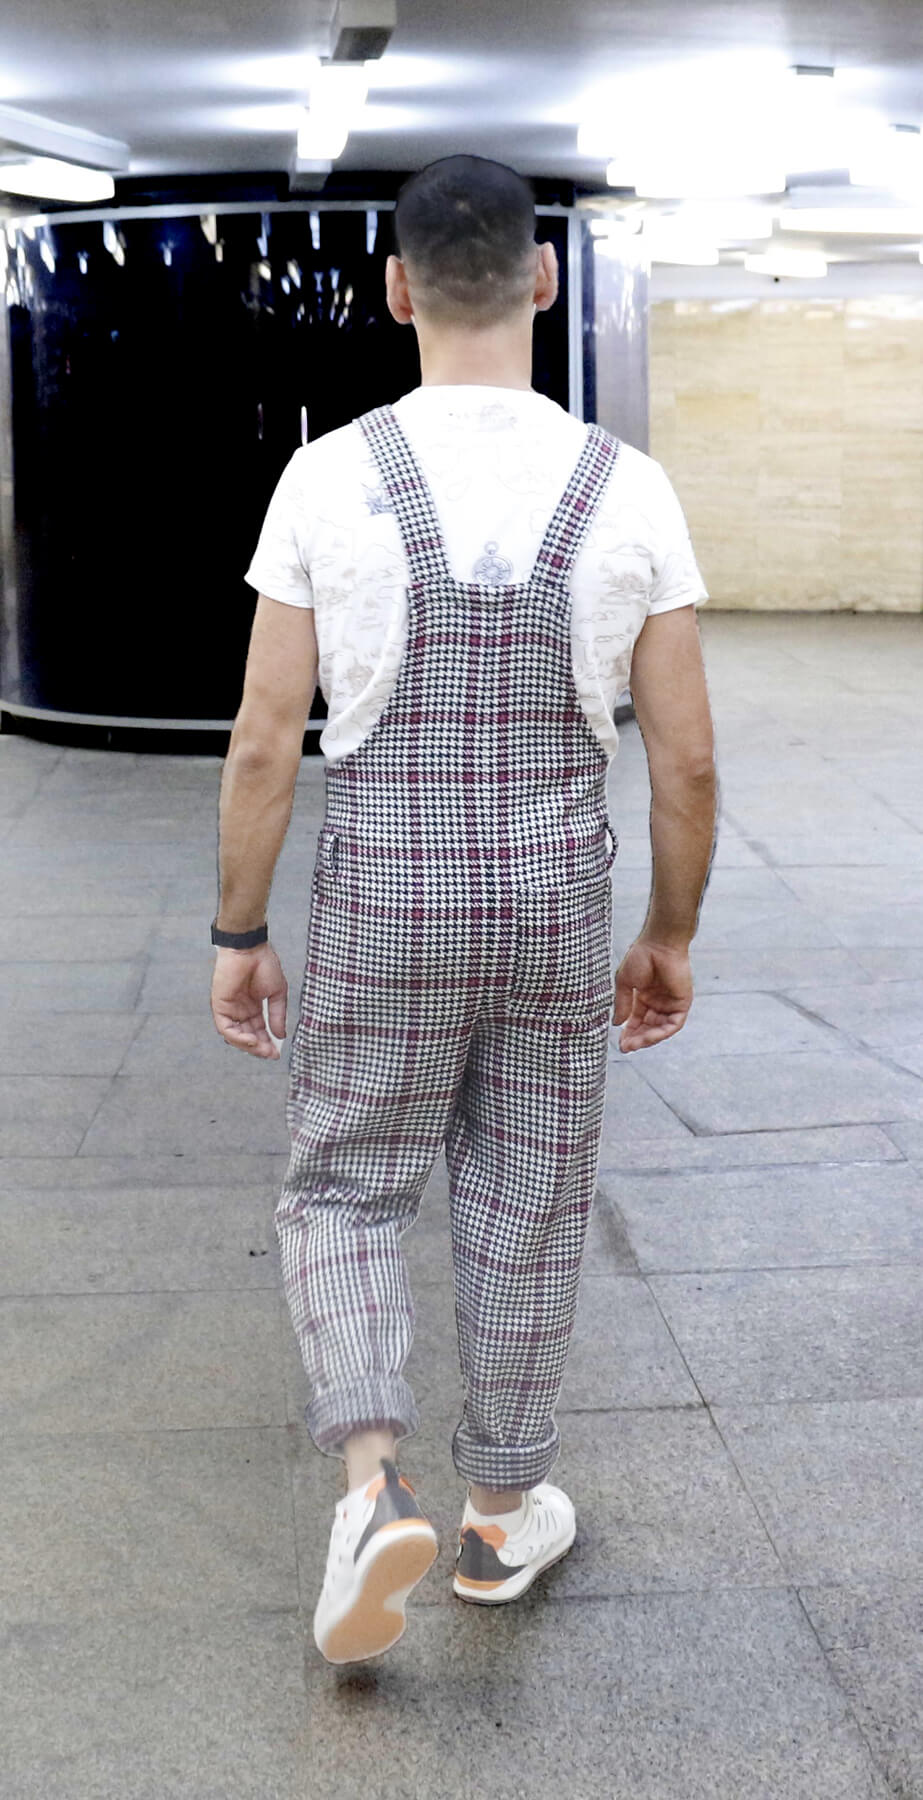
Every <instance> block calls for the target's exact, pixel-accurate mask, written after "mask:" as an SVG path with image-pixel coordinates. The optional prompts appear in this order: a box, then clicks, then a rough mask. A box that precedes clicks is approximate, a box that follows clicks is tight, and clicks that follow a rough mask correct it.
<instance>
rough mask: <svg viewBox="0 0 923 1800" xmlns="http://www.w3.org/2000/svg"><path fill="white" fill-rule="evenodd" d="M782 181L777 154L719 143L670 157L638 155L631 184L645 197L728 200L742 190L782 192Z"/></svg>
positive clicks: (783, 172) (783, 188)
mask: <svg viewBox="0 0 923 1800" xmlns="http://www.w3.org/2000/svg"><path fill="white" fill-rule="evenodd" d="M785 181H786V175H785V169H784V166H783V164H782V162H781V161H780V159H779V157H778V155H776V154H772V153H767V154H760V153H756V154H754V153H753V152H752V151H749V150H748V149H747V146H746V145H743V146H741V148H740V151H739V152H738V151H737V150H736V149H735V148H733V147H732V146H730V145H722V146H720V148H716V149H715V150H714V151H713V152H711V153H709V152H708V150H707V149H706V150H705V152H704V153H703V151H702V150H701V148H700V147H699V146H698V145H696V146H695V147H694V148H691V149H690V151H689V154H688V155H676V156H675V157H674V158H673V159H672V160H668V159H666V158H664V159H663V160H662V161H660V162H655V161H654V160H653V159H651V160H648V161H641V160H640V159H639V162H638V166H637V168H636V171H635V179H634V183H633V186H634V190H635V193H636V194H641V195H643V197H644V199H645V200H683V199H689V200H712V199H714V200H721V199H728V200H731V199H734V198H735V196H737V195H741V194H781V193H784V191H785Z"/></svg>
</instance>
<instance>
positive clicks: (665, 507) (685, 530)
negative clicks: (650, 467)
mask: <svg viewBox="0 0 923 1800" xmlns="http://www.w3.org/2000/svg"><path fill="white" fill-rule="evenodd" d="M654 471H655V472H656V473H655V477H654V498H653V503H652V506H651V513H652V524H653V526H654V542H653V545H652V553H651V566H652V569H653V577H654V579H653V582H652V585H651V592H650V602H649V606H648V613H658V612H670V611H672V609H673V607H674V606H689V605H690V604H691V605H694V606H701V605H702V602H703V601H704V600H707V599H708V597H709V596H708V589H707V588H706V586H705V583H704V581H703V580H702V575H701V571H700V569H699V565H698V563H697V562H696V559H695V551H694V550H693V548H692V539H691V538H690V536H689V527H688V525H687V524H686V516H685V513H684V512H683V509H682V507H681V505H680V503H679V499H678V496H677V494H676V490H675V488H674V487H673V484H672V482H671V480H670V478H669V476H668V474H667V472H666V470H665V468H664V467H663V465H662V463H659V462H655V463H654Z"/></svg>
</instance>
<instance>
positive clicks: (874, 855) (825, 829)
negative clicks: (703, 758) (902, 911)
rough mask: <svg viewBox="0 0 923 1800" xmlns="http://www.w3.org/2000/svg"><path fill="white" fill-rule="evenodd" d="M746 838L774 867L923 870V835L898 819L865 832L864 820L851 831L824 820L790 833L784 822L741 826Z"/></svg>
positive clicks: (783, 871)
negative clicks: (884, 866) (881, 866)
mask: <svg viewBox="0 0 923 1800" xmlns="http://www.w3.org/2000/svg"><path fill="white" fill-rule="evenodd" d="M741 831H742V835H743V837H744V840H745V842H746V843H749V844H750V845H751V846H752V847H753V848H754V849H755V850H758V851H759V853H760V855H761V856H762V857H763V858H764V859H765V861H766V862H767V863H769V865H770V866H771V867H773V868H776V869H778V870H779V871H780V873H782V874H784V873H785V871H786V869H795V868H814V867H817V866H818V865H832V866H836V867H841V866H848V865H850V864H851V865H853V866H855V867H857V868H866V867H867V866H868V864H869V863H872V864H879V863H896V864H899V865H900V866H902V867H904V868H911V867H912V868H923V833H921V832H918V831H914V830H913V829H912V827H910V826H908V825H903V824H901V822H900V821H898V820H893V821H892V822H891V823H885V824H881V823H879V825H878V826H877V828H875V829H872V828H870V829H869V830H865V829H864V828H863V825H862V821H861V820H859V821H857V822H856V824H855V825H853V826H852V827H850V828H848V829H845V830H844V829H843V828H842V826H836V827H834V826H831V825H829V824H827V823H825V821H824V820H823V819H819V820H817V821H816V822H815V826H814V829H813V830H805V829H803V828H801V829H799V830H798V831H795V830H787V829H786V827H785V825H784V823H780V824H777V825H776V826H774V827H773V828H772V829H768V828H767V827H766V825H765V824H763V823H760V824H758V825H757V823H755V822H754V823H753V824H752V825H743V824H742V825H741Z"/></svg>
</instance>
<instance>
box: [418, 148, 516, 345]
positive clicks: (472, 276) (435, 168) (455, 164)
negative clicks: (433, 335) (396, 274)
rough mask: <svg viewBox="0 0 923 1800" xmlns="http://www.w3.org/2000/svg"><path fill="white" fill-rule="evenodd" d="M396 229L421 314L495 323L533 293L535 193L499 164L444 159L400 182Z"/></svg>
mask: <svg viewBox="0 0 923 1800" xmlns="http://www.w3.org/2000/svg"><path fill="white" fill-rule="evenodd" d="M394 229H395V236H396V238H397V242H398V246H399V255H400V256H401V258H402V259H404V260H406V262H407V263H408V264H409V268H410V274H411V277H412V279H413V280H414V288H415V294H416V297H417V299H418V302H419V306H420V310H421V312H424V313H426V315H427V316H428V317H429V318H431V319H433V320H434V321H435V322H436V323H437V324H452V325H470V326H471V327H477V326H485V325H495V324H497V323H498V322H499V321H500V320H501V319H503V318H504V317H505V316H506V315H507V314H508V313H510V312H512V311H514V310H515V308H516V307H518V306H521V305H524V304H525V302H526V301H527V300H529V299H530V298H531V295H532V292H533V288H534V283H535V255H534V246H535V195H534V193H533V190H532V188H531V187H530V186H529V183H528V182H527V181H524V180H523V178H522V176H521V175H517V173H516V171H515V169H509V168H507V166H506V164H505V163H498V162H491V161H489V159H488V158H487V157H484V156H443V157H440V158H439V160H438V161H437V162H431V163H428V164H427V166H426V168H425V169H421V170H420V171H419V173H418V174H416V175H411V177H410V179H409V181H405V183H404V185H403V187H402V188H401V190H400V193H399V195H398V199H397V206H396V209H395V215H394Z"/></svg>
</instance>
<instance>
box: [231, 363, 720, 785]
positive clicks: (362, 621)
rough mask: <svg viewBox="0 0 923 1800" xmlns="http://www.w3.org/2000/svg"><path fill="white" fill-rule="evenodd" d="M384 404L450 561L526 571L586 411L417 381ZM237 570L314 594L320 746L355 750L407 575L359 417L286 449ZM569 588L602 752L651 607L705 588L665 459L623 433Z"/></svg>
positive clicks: (282, 589)
mask: <svg viewBox="0 0 923 1800" xmlns="http://www.w3.org/2000/svg"><path fill="white" fill-rule="evenodd" d="M394 410H395V413H396V415H397V418H398V419H399V421H400V424H401V428H402V430H403V432H404V435H405V436H406V438H407V440H408V442H409V444H410V447H411V449H412V450H413V453H414V455H415V456H416V458H417V460H418V462H419V464H420V467H421V470H422V472H423V475H424V476H425V478H426V481H427V483H428V484H429V487H430V490H431V493H432V496H433V501H434V504H435V507H436V511H437V514H438V517H439V521H440V524H441V527H442V532H443V536H444V538H445V543H446V549H447V553H448V559H449V565H450V567H451V569H452V573H453V574H454V575H455V576H456V578H457V579H458V580H459V581H487V582H491V583H495V584H497V585H503V584H506V583H507V582H519V581H526V580H528V578H529V576H530V574H531V572H532V568H533V566H534V563H535V558H536V556H537V554H538V551H539V547H540V545H541V541H542V538H543V536H544V534H545V531H546V529H547V526H548V524H549V521H550V519H551V517H552V514H553V512H554V510H555V507H556V506H557V503H558V501H559V499H560V498H561V495H562V493H563V491H564V489H565V487H566V486H567V481H568V478H569V476H570V474H571V472H572V470H573V468H574V465H575V463H576V462H577V459H578V457H579V455H580V452H581V450H582V448H583V444H584V440H585V436H586V429H587V428H586V426H585V425H584V424H583V423H582V421H581V420H579V419H575V418H574V417H573V416H572V415H571V414H570V413H567V412H565V411H564V409H563V407H561V406H558V405H557V404H556V402H555V401H553V400H549V399H547V398H546V397H545V396H544V395H543V394H539V393H536V392H535V390H534V389H531V388H529V389H524V390H520V389H518V388H506V387H478V386H457V387H456V386H445V387H418V388H414V389H413V390H412V391H411V392H410V393H409V394H405V395H404V396H403V398H402V399H401V400H398V401H397V403H396V405H395V408H394ZM244 579H245V581H247V582H248V583H249V584H250V585H251V586H252V587H255V588H256V589H257V590H258V591H259V592H260V593H262V594H266V595H267V596H268V597H269V598H270V599H272V600H281V601H283V602H285V604H286V605H288V606H313V607H314V613H315V632H316V636H317V646H318V682H319V685H320V689H321V693H322V694H323V696H324V699H325V701H326V703H327V711H328V719H327V722H326V724H325V726H324V729H323V731H322V733H321V739H320V748H321V751H322V752H323V754H324V756H326V757H327V759H328V761H331V762H336V761H337V760H338V759H339V758H340V757H343V756H347V755H349V754H350V753H351V752H352V751H353V750H355V749H357V748H358V746H359V744H361V743H362V740H363V738H365V737H366V736H367V734H368V732H369V731H370V730H371V728H372V726H373V725H374V723H375V721H376V719H377V718H378V717H379V715H380V713H381V711H382V709H383V707H384V705H385V702H386V701H387V699H388V696H389V695H390V693H391V691H392V689H393V687H394V683H395V680H396V678H397V672H398V669H399V667H400V663H401V658H402V656H403V653H404V646H405V643H406V639H407V583H408V579H409V575H408V569H407V561H406V557H405V555H404V551H403V546H402V544H401V538H400V534H399V531H398V526H397V520H396V518H395V515H394V513H393V512H392V511H391V510H390V509H389V507H388V504H387V500H386V497H385V495H384V493H383V489H382V482H381V477H380V475H379V472H378V467H377V464H376V463H375V462H374V461H373V459H372V456H371V453H370V451H369V450H368V448H367V445H366V440H365V438H364V436H363V434H362V432H361V430H360V428H359V426H358V425H357V424H355V423H353V424H350V425H344V426H342V427H341V428H340V429H339V430H337V431H330V432H327V434H326V435H325V436H324V437H320V438H316V439H315V440H314V441H313V442H312V443H310V444H305V445H303V446H302V447H301V448H300V449H298V450H296V451H295V452H294V455H293V456H292V458H291V460H290V461H289V462H288V463H287V464H286V467H285V468H284V470H283V472H282V475H281V477H280V479H279V482H278V485H277V487H276V489H275V492H274V493H273V495H272V498H271V500H270V503H269V507H268V509H267V512H266V517H265V520H264V523H263V527H262V530H261V532H260V537H259V542H258V544H257V547H256V552H255V554H254V557H253V561H252V562H251V564H250V567H249V569H248V570H247V573H246V575H245V577H244ZM570 590H571V646H572V654H573V670H574V681H575V685H576V688H577V693H578V695H579V698H580V703H581V705H582V707H583V709H584V712H585V713H586V716H587V719H588V721H589V723H590V725H591V727H592V728H593V730H594V731H595V733H596V735H597V737H598V738H599V741H600V743H601V744H602V746H603V748H604V750H605V751H606V753H607V755H608V756H609V758H610V759H611V758H612V757H613V756H614V755H615V754H616V751H617V749H618V732H617V731H616V727H615V722H614V720H613V717H612V713H613V709H614V707H615V705H616V703H617V701H618V698H619V696H620V694H622V693H624V691H625V689H626V688H627V686H628V678H629V672H630V669H631V657H632V651H633V649H634V645H635V640H636V638H637V637H638V634H639V632H640V630H641V628H642V626H643V625H644V622H645V620H646V619H647V617H648V615H649V614H650V613H652V612H666V611H668V610H669V609H671V608H672V607H675V606H688V605H690V604H694V605H700V604H701V603H702V601H703V600H707V599H708V594H707V591H706V589H705V587H704V585H703V582H702V577H701V575H700V573H699V569H698V566H697V564H696V560H695V555H694V553H693V549H692V544H691V542H690V538H689V531H688V528H687V525H686V520H685V517H684V514H683V511H682V507H681V506H680V503H679V500H678V499H677V496H676V494H675V493H674V490H673V487H672V485H671V483H670V481H669V478H668V476H667V474H666V472H665V470H664V469H663V468H662V466H661V464H660V463H659V462H655V461H654V459H653V458H652V457H650V456H646V455H645V454H644V452H643V451H641V450H635V449H634V448H633V447H632V446H631V445H630V444H625V443H622V444H620V447H619V453H618V457H617V459H616V463H615V467H614V469H613V472H612V474H611V476H610V478H609V483H608V486H607V488H606V491H605V493H604V495H603V498H602V500H601V502H600V505H599V509H598V511H597V513H596V515H595V518H594V520H593V522H592V525H591V527H590V529H589V531H588V532H587V535H586V537H585V539H584V542H583V544H582V546H581V549H580V552H579V555H578V556H577V559H576V561H575V563H574V566H573V569H572V572H571V580H570Z"/></svg>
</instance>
